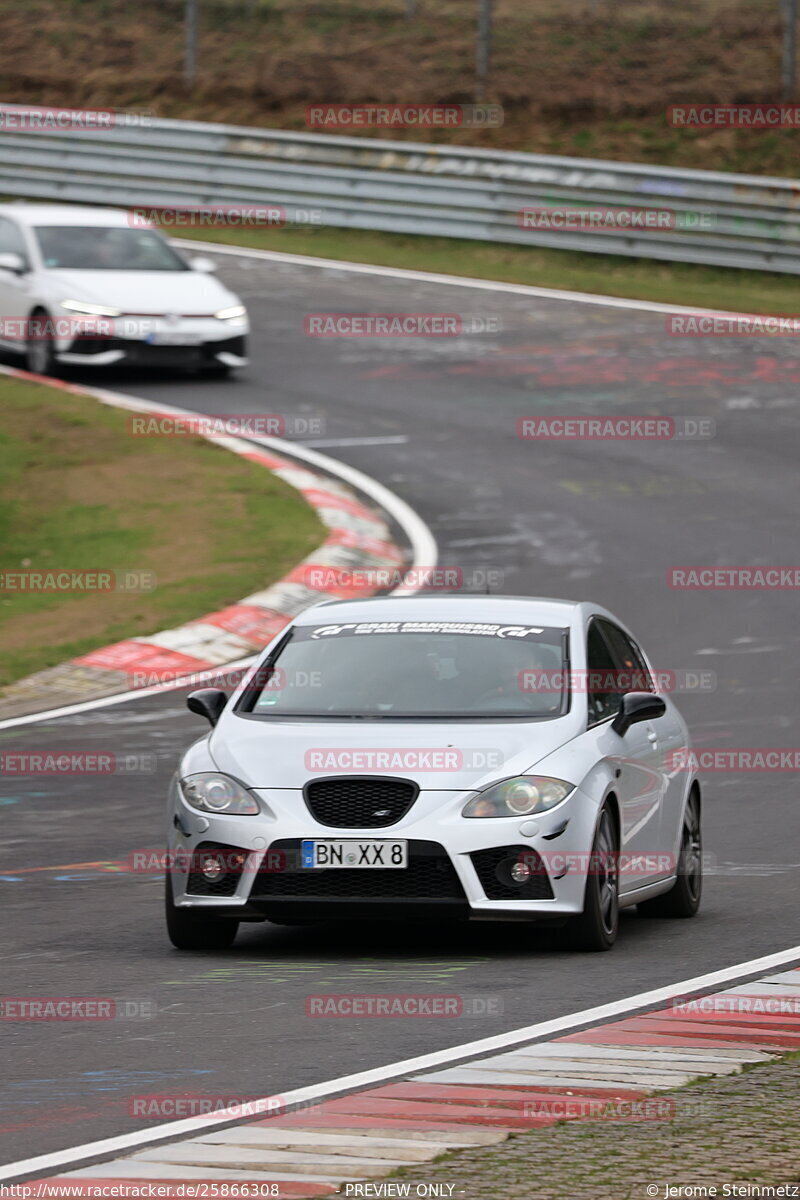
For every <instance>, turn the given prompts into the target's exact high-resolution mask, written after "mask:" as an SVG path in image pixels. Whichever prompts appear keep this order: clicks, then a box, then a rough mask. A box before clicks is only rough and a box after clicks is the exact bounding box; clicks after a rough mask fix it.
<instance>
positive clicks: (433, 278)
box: [175, 238, 758, 316]
mask: <svg viewBox="0 0 800 1200" xmlns="http://www.w3.org/2000/svg"><path fill="white" fill-rule="evenodd" d="M175 245H176V246H186V247H187V248H189V249H192V250H203V251H204V252H205V253H207V254H208V253H211V254H229V255H231V256H232V257H234V258H261V259H265V260H266V261H267V262H281V263H289V264H294V265H296V266H299V267H320V268H322V269H323V270H328V271H333V270H336V271H350V272H354V273H356V274H358V275H379V276H381V275H382V276H384V277H385V278H389V279H408V280H410V281H411V282H412V283H441V284H448V285H449V286H450V287H465V288H477V289H479V290H480V291H484V292H509V293H511V294H512V295H515V296H536V297H538V299H540V300H567V301H569V302H571V303H573V304H600V305H603V306H604V307H606V308H627V309H638V310H639V311H640V312H654V313H703V314H708V315H711V314H713V313H725V314H730V313H731V312H734V313H736V315H737V316H756V315H758V314H755V313H741V312H739V311H738V310H736V309H722V308H687V307H686V306H685V305H682V304H659V303H658V302H657V301H654V300H629V299H625V298H623V297H621V296H599V295H597V294H595V293H594V292H567V291H562V290H561V289H560V288H543V287H534V286H533V285H532V284H528V283H503V282H502V281H501V280H498V279H473V278H472V277H471V276H469V275H463V276H461V275H439V274H437V273H435V272H433V271H411V270H408V269H407V268H406V267H378V266H375V265H374V264H373V263H354V262H344V261H341V262H340V261H339V260H338V259H336V258H312V257H309V256H308V255H305V254H286V253H284V252H282V251H279V250H254V249H247V248H245V247H242V246H221V245H220V244H219V243H217V242H192V241H189V240H186V239H184V238H176V239H175Z"/></svg>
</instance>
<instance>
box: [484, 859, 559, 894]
mask: <svg viewBox="0 0 800 1200" xmlns="http://www.w3.org/2000/svg"><path fill="white" fill-rule="evenodd" d="M470 858H471V859H472V865H473V867H474V868H475V871H476V872H477V875H478V879H479V880H480V883H481V887H482V888H483V890H484V892H485V893H486V899H487V900H552V899H553V889H552V888H551V886H550V880H549V879H548V877H547V872H546V870H545V867H544V863H543V862H542V859H541V857H540V856H539V855H538V854H537V853H536V851H535V850H532V849H531V847H530V846H493V847H492V848H491V850H477V851H476V852H475V853H474V854H470ZM518 862H524V863H526V864H527V866H529V867H530V868H531V870H532V871H533V874H532V875H529V876H528V878H527V879H526V880H525V881H524V882H523V883H515V882H514V880H513V879H512V877H511V868H512V867H513V866H514V864H515V863H518Z"/></svg>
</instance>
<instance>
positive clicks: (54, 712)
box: [0, 365, 439, 730]
mask: <svg viewBox="0 0 800 1200" xmlns="http://www.w3.org/2000/svg"><path fill="white" fill-rule="evenodd" d="M0 375H7V376H9V377H10V378H12V379H14V378H18V377H19V376H18V374H17V372H16V371H15V370H14V369H13V368H11V367H6V366H2V365H0ZM44 386H47V385H46V384H45V385H44ZM75 390H76V391H78V392H81V393H84V394H85V395H88V396H94V397H95V398H96V399H98V400H101V401H102V402H103V403H104V404H108V405H110V406H111V407H113V408H123V409H127V410H130V411H133V412H153V411H154V412H159V413H165V414H173V415H175V416H180V417H185V416H186V415H187V413H188V414H189V415H190V416H195V417H202V414H201V413H193V412H191V410H189V409H184V408H176V407H175V406H174V405H171V404H160V403H156V402H154V401H150V400H142V399H140V398H139V397H137V396H127V395H124V394H123V393H122V392H111V391H108V390H107V389H105V388H93V387H84V386H83V385H82V384H81V385H76V386H75ZM207 440H208V441H213V442H216V443H218V444H220V445H228V446H230V447H234V446H236V445H239V446H240V447H241V446H243V445H245V442H246V448H247V449H248V450H250V449H252V443H254V442H255V443H257V444H259V445H261V446H264V447H266V448H268V449H270V450H274V451H275V453H276V454H280V455H285V457H286V458H287V459H295V460H299V461H301V462H304V463H307V464H309V465H310V466H314V467H317V468H318V469H319V470H320V471H323V472H325V473H326V474H328V475H333V476H334V477H335V478H337V479H341V480H343V481H344V482H345V483H349V484H350V486H351V487H353V488H355V489H356V491H359V492H361V493H363V494H364V495H366V496H369V497H370V499H371V500H373V501H374V502H375V503H376V504H377V505H378V507H379V508H382V509H383V510H384V511H385V512H387V513H388V514H389V516H390V517H391V518H392V520H394V521H395V522H396V524H397V525H399V527H400V528H401V529H402V530H403V533H404V534H405V536H406V537H407V538H408V541H409V543H410V545H411V559H412V561H411V567H410V568H409V570H411V569H413V568H414V567H421V566H424V567H435V566H436V563H437V562H438V560H439V548H438V546H437V545H436V541H435V539H434V536H433V534H432V533H431V531H430V529H429V528H428V526H427V525H426V524H425V522H424V521H423V520H422V518H421V517H420V516H418V515H417V513H416V512H415V511H414V509H413V508H411V506H410V505H409V504H406V502H405V500H402V499H401V498H400V496H397V495H395V493H394V492H392V491H390V490H389V488H387V487H384V485H383V484H382V483H379V482H378V480H377V479H373V478H372V477H371V476H370V475H365V474H364V472H363V471H357V470H356V468H355V467H350V466H347V464H346V463H340V462H337V460H336V459H335V458H329V457H328V455H326V454H320V453H319V452H318V451H317V450H312V449H311V448H307V447H305V446H301V445H299V444H297V443H292V442H286V441H283V440H282V439H281V438H273V437H254V438H247V439H242V438H225V437H216V438H208V439H207ZM417 591H419V587H412V586H406V585H405V584H403V585H401V586H400V587H398V588H395V589H394V590H393V592H392V593H391V594H392V595H396V596H410V595H413V593H414V592H417ZM257 658H258V655H257V654H256V655H251V656H250V657H248V658H245V659H239V660H238V661H237V662H233V663H224V664H222V665H220V666H219V667H216V668H214V669H212V670H210V671H207V672H191V673H189V674H187V675H185V676H183V678H182V679H175V680H170V681H169V682H168V683H162V684H156V685H154V686H153V687H149V688H139V689H137V690H135V691H132V692H119V693H117V694H116V695H113V696H103V697H102V698H100V699H98V700H84V701H82V702H79V703H77V704H67V705H63V706H62V707H61V708H52V709H47V710H45V711H44V712H36V713H28V714H27V715H26V716H24V717H9V718H8V719H6V720H5V721H0V730H2V729H14V728H16V727H18V726H20V725H35V724H37V723H38V722H40V721H53V720H56V719H57V718H58V717H68V716H73V715H75V714H78V713H83V712H90V711H92V710H93V709H95V708H108V707H109V706H110V705H112V704H124V703H126V702H128V701H130V700H141V699H144V698H145V697H146V696H154V695H157V694H158V693H160V692H164V691H170V690H174V689H175V688H180V687H186V686H187V684H186V680H187V679H189V678H191V680H192V682H194V681H195V680H200V678H201V676H206V677H207V678H213V677H214V676H215V675H221V674H222V673H223V672H230V671H235V670H237V669H238V668H240V667H248V666H250V665H251V663H253V662H255V661H256V659H257Z"/></svg>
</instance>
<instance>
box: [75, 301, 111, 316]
mask: <svg viewBox="0 0 800 1200" xmlns="http://www.w3.org/2000/svg"><path fill="white" fill-rule="evenodd" d="M61 307H62V308H65V309H66V310H67V312H74V313H81V314H82V316H84V317H121V316H122V309H121V308H108V307H107V306H106V305H105V304H89V303H87V302H85V301H83V300H62V301H61Z"/></svg>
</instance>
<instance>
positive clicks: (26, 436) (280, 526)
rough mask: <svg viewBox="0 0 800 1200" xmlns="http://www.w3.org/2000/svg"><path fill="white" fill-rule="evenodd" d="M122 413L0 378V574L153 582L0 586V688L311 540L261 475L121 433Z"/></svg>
mask: <svg viewBox="0 0 800 1200" xmlns="http://www.w3.org/2000/svg"><path fill="white" fill-rule="evenodd" d="M129 419H130V418H129V414H127V413H123V412H120V411H118V410H116V409H111V408H106V407H105V406H103V405H102V404H100V403H98V401H96V400H93V399H92V398H91V397H88V396H79V395H71V394H69V393H66V392H62V391H58V390H56V389H51V388H48V387H43V386H40V385H37V384H31V383H27V382H24V381H21V380H15V379H8V378H0V573H2V572H7V571H10V572H19V571H27V570H31V571H54V570H60V569H67V568H68V569H70V570H74V571H96V570H103V571H114V570H125V569H134V570H146V571H151V572H153V574H154V576H155V579H156V586H155V588H154V589H153V590H151V591H138V592H124V591H87V592H84V593H76V592H54V593H43V592H31V593H27V592H20V591H9V590H5V591H4V590H2V589H0V685H5V684H8V683H10V682H12V681H13V680H15V679H19V678H21V677H22V676H24V675H27V674H29V673H30V672H32V671H37V670H41V669H42V668H44V667H49V666H54V665H56V664H57V663H60V662H63V661H64V660H65V659H68V658H73V657H75V656H76V655H79V654H85V653H87V652H88V651H89V650H92V649H95V648H97V647H99V646H104V645H107V644H108V643H109V642H115V641H118V640H120V639H122V638H126V637H133V636H141V635H143V634H148V633H153V632H155V631H156V630H159V629H164V628H166V627H169V626H172V625H177V624H181V623H182V622H184V621H187V620H191V619H193V618H196V617H199V616H202V615H203V614H204V613H206V612H211V611H214V610H215V609H219V608H223V607H224V606H225V605H227V604H233V603H235V602H237V601H238V600H240V599H241V598H242V596H246V595H247V594H248V592H253V591H257V590H259V589H261V588H263V587H266V586H267V584H269V583H271V582H273V581H274V580H276V579H279V578H281V576H283V575H284V574H286V572H287V571H289V570H290V569H291V568H292V567H293V566H294V565H295V564H296V563H297V562H298V560H299V559H300V558H302V557H303V556H304V555H305V554H307V553H309V551H311V550H312V549H313V548H314V547H315V546H318V545H319V544H320V542H321V541H323V539H324V536H325V530H324V528H323V526H322V525H321V524H320V522H319V520H318V519H317V516H316V514H315V513H314V511H313V509H311V508H309V506H308V505H307V504H306V503H305V501H304V500H303V499H302V497H301V496H300V495H299V494H298V493H297V492H296V491H294V490H293V489H292V488H290V487H288V486H287V485H286V484H284V483H283V482H282V481H281V480H280V479H277V478H276V477H275V476H274V475H273V474H271V473H270V472H269V471H267V470H265V469H264V468H263V467H260V466H257V465H255V464H254V463H250V462H247V461H246V460H244V459H241V458H238V457H237V456H235V455H233V454H231V453H230V452H229V451H226V450H222V449H220V448H219V447H217V446H213V445H211V444H210V443H209V442H206V441H204V440H203V439H201V438H195V437H192V438H159V437H150V438H144V437H133V436H131V435H130V433H129V432H128V429H129V425H128V423H129Z"/></svg>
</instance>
